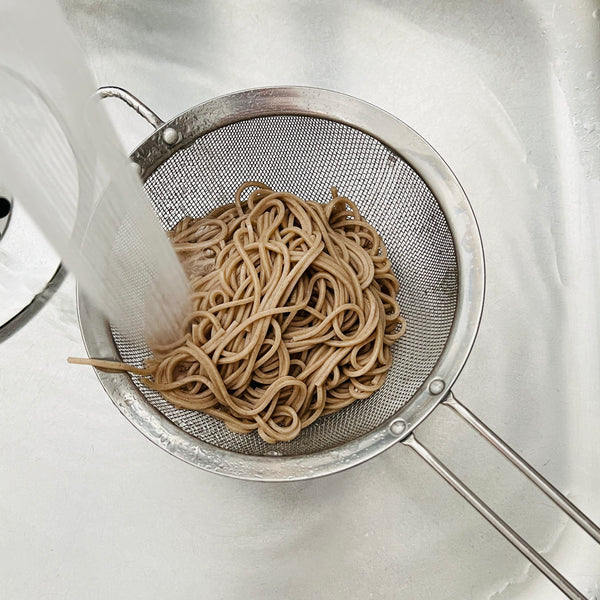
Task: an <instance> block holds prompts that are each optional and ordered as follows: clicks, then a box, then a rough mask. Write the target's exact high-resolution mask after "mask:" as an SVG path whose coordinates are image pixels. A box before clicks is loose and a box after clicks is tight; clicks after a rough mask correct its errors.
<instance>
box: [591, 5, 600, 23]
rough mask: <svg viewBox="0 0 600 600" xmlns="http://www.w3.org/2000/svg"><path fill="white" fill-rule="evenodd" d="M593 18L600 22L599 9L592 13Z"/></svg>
mask: <svg viewBox="0 0 600 600" xmlns="http://www.w3.org/2000/svg"><path fill="white" fill-rule="evenodd" d="M592 17H594V19H597V20H598V21H600V8H597V9H596V10H595V11H594V12H593V13H592Z"/></svg>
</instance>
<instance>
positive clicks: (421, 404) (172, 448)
mask: <svg viewBox="0 0 600 600" xmlns="http://www.w3.org/2000/svg"><path fill="white" fill-rule="evenodd" d="M270 115H300V116H309V117H318V118H325V119H330V120H333V121H337V122H339V123H343V124H345V125H348V126H350V127H354V128H356V129H358V130H361V131H363V132H364V133H367V134H369V135H370V136H372V137H374V138H376V139H378V140H379V141H380V142H381V143H383V144H385V145H386V146H388V147H389V148H390V149H391V150H393V151H394V152H395V153H397V154H398V155H399V156H400V157H401V158H402V159H403V160H404V161H405V162H407V163H408V164H409V165H410V166H411V167H412V168H413V169H414V170H415V171H416V172H417V173H418V174H419V176H420V177H421V178H422V179H423V181H424V182H425V183H426V184H427V186H428V187H429V189H430V190H431V192H432V193H433V195H434V196H435V198H436V200H437V202H438V204H439V205H440V207H441V209H442V211H443V213H444V215H445V218H446V220H447V223H448V226H449V228H450V231H451V233H452V238H453V241H454V247H455V253H456V259H457V263H458V271H459V277H458V298H457V309H456V313H455V318H454V322H453V324H452V328H451V331H450V334H449V336H448V340H447V343H446V346H445V348H444V350H443V351H442V354H441V355H440V358H439V360H438V361H437V363H436V365H435V367H434V369H433V370H432V371H431V373H430V375H429V377H428V378H427V379H426V380H425V381H424V383H423V384H422V385H421V387H420V388H419V389H418V390H417V392H416V393H415V394H414V395H413V397H412V399H411V400H410V401H409V402H408V403H406V404H405V405H404V406H403V407H402V408H401V409H400V410H399V411H398V412H397V413H396V414H395V415H393V416H392V417H391V418H389V419H388V420H387V421H385V422H384V423H383V424H382V425H380V426H379V427H377V428H376V429H374V430H372V431H371V432H369V433H367V434H365V435H363V436H361V437H359V438H357V439H355V440H353V441H351V442H348V443H346V444H343V445H340V446H338V447H335V448H333V449H329V450H325V451H321V452H316V453H312V454H307V455H302V456H254V455H245V454H239V453H235V452H232V451H229V450H224V449H222V448H219V447H217V446H214V445H211V444H209V443H206V442H203V441H201V440H199V439H197V438H195V437H193V436H192V435H190V434H188V433H186V432H183V431H182V430H181V429H179V428H178V427H177V426H176V425H174V424H173V423H172V422H171V421H169V420H168V419H167V418H166V417H165V416H163V415H162V414H161V413H160V412H159V411H158V410H156V409H155V408H154V407H153V406H151V405H150V404H149V403H148V401H147V400H146V399H145V398H144V396H143V394H142V393H141V392H140V390H139V389H138V388H137V387H136V386H135V384H134V383H133V381H132V379H131V377H130V376H129V375H128V374H124V373H106V372H103V371H98V370H96V374H97V376H98V378H99V380H100V382H101V384H102V386H103V387H104V389H105V390H106V392H107V393H108V395H109V396H110V398H111V400H112V401H113V403H114V404H115V405H116V406H117V408H118V409H119V410H120V411H121V413H122V414H123V415H124V416H125V417H126V418H127V419H128V420H129V421H130V422H131V423H132V424H133V425H134V426H135V427H136V428H137V429H138V430H139V431H140V432H141V433H143V434H144V435H145V436H146V437H147V438H148V439H149V440H151V441H152V442H154V443H155V444H156V445H157V446H159V447H160V448H162V449H164V450H166V451H167V452H169V453H170V454H172V455H174V456H176V457H177V458H180V459H182V460H184V461H185V462H188V463H190V464H192V465H194V466H196V467H199V468H202V469H204V470H207V471H210V472H213V473H219V474H223V475H228V476H231V477H235V478H240V479H248V480H263V481H291V480H302V479H310V478H313V477H319V476H323V475H327V474H331V473H335V472H338V471H341V470H344V469H346V468H349V467H352V466H355V465H357V464H360V463H362V462H364V461H365V460H368V459H369V458H372V457H373V456H376V455H377V454H379V453H381V452H383V451H384V450H386V449H387V448H389V447H390V446H391V445H393V444H395V443H397V442H399V441H401V440H403V439H405V438H406V436H408V435H409V434H410V433H411V432H412V431H413V430H414V429H415V428H416V427H417V426H418V425H419V423H421V422H422V421H423V419H425V418H426V417H427V416H428V415H429V414H430V413H431V411H432V410H433V409H434V408H435V407H436V406H437V405H438V404H439V403H440V402H441V401H442V400H443V399H444V398H445V397H446V396H447V394H448V393H449V392H450V390H451V386H452V385H453V383H454V381H455V380H456V378H457V377H458V375H459V373H460V371H461V370H462V368H463V366H464V364H465V362H466V360H467V358H468V355H469V353H470V351H471V348H472V346H473V343H474V341H475V337H476V334H477V329H478V327H479V322H480V318H481V313H482V310H483V299H484V287H485V269H484V256H483V248H482V244H481V238H480V234H479V228H478V226H477V222H476V220H475V215H474V213H473V210H472V208H471V205H470V203H469V200H468V198H467V196H466V194H465V192H464V190H463V189H462V187H461V185H460V183H459V182H458V180H457V178H456V177H455V175H454V173H453V172H452V171H451V169H450V168H449V166H448V165H447V164H446V163H445V161H444V160H443V159H442V158H441V156H440V155H439V154H438V153H437V152H436V151H435V150H434V149H433V147H432V146H431V145H429V143H427V142H426V141H425V140H424V139H423V138H422V137H421V136H420V135H419V134H418V133H416V132H415V131H414V130H413V129H411V128H410V127H409V126H408V125H406V124H405V123H404V122H402V121H400V120H399V119H397V118H396V117H394V116H393V115H391V114H390V113H387V112H385V111H383V110H382V109H380V108H378V107H376V106H374V105H372V104H369V103H367V102H365V101H362V100H359V99H356V98H354V97H351V96H348V95H346V94H342V93H339V92H333V91H329V90H324V89H319V88H310V87H292V86H289V87H269V88H257V89H250V90H245V91H241V92H235V93H232V94H228V95H225V96H221V97H218V98H215V99H212V100H209V101H207V102H204V103H202V104H199V105H197V106H195V107H193V108H191V109H189V110H187V111H185V112H183V113H182V114H180V115H178V116H177V117H175V118H173V119H172V120H171V121H169V122H167V123H164V124H163V125H161V126H160V127H159V128H157V129H156V131H155V132H154V133H153V134H152V135H150V136H149V137H148V138H147V139H146V140H145V141H144V142H142V143H141V144H140V145H139V146H138V148H136V150H134V151H133V153H132V154H131V159H132V160H133V161H134V162H136V163H137V164H138V165H139V166H140V167H141V176H142V178H143V179H144V180H145V179H146V178H147V177H148V176H149V175H150V174H151V173H152V172H153V170H154V169H155V168H156V167H157V166H158V165H159V164H161V163H162V162H164V160H166V159H167V158H168V157H169V156H171V155H172V154H174V153H175V152H176V151H177V150H179V149H180V148H182V147H184V146H186V145H188V144H189V143H191V142H193V141H194V140H195V139H196V138H197V137H198V136H200V135H202V134H205V133H207V132H209V131H212V130H214V129H217V128H219V127H223V126H225V125H229V124H231V123H235V122H238V121H243V120H247V119H251V118H255V117H264V116H270ZM167 129H170V130H173V131H174V132H175V134H176V135H175V136H174V135H173V131H169V134H168V135H165V131H166V130H167ZM174 140H175V143H173V141H174ZM77 307H78V316H79V323H80V327H81V331H82V336H83V340H84V344H85V347H86V350H87V352H88V354H89V355H90V356H92V357H96V358H98V357H101V358H113V359H117V360H118V357H119V354H118V351H117V348H116V346H115V343H114V340H113V337H112V334H111V331H110V327H109V323H108V321H107V320H106V319H105V318H104V317H103V316H102V313H101V312H100V311H99V309H98V308H97V307H96V306H95V305H94V303H93V302H92V301H91V300H90V299H89V298H87V297H86V296H85V294H84V293H83V292H82V290H81V288H79V287H78V289H77Z"/></svg>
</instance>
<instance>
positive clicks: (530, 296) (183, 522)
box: [0, 0, 600, 600]
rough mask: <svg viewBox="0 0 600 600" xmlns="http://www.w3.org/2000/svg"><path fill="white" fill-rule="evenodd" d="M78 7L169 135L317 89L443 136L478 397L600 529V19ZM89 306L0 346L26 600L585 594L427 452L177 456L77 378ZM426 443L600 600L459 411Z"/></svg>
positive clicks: (99, 62)
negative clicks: (520, 543)
mask: <svg viewBox="0 0 600 600" xmlns="http://www.w3.org/2000/svg"><path fill="white" fill-rule="evenodd" d="M60 5H61V8H62V10H63V12H64V14H65V16H66V18H67V21H68V23H69V24H70V26H71V28H72V29H73V31H74V33H75V35H76V37H77V39H78V40H79V42H80V44H81V46H82V48H83V50H84V52H85V53H86V55H87V58H88V62H89V64H90V67H91V69H92V71H93V72H94V74H95V76H96V79H97V82H98V85H99V86H101V85H118V86H122V87H124V88H127V89H128V90H129V91H131V92H132V93H134V94H135V95H136V96H138V97H139V98H140V99H142V100H143V101H144V102H145V103H147V104H148V105H149V106H150V107H151V108H152V109H153V110H154V111H155V112H156V113H158V115H159V116H160V117H161V118H163V119H170V118H172V117H173V116H175V115H176V114H178V113H180V112H182V111H184V110H187V109H188V108H189V107H191V106H193V105H195V104H198V103H199V102H202V101H204V100H207V99H210V98H213V97H215V96H218V95H221V94H225V93H229V92H232V91H235V90H241V89H246V88H254V87H261V86H271V85H288V84H289V85H309V86H315V87H322V88H327V89H331V90H335V91H339V92H344V93H347V94H350V95H352V96H356V97H358V98H360V99H362V100H366V101H368V102H371V103H373V104H375V105H377V106H379V107H380V108H383V109H384V110H387V111H388V112H390V113H392V114H393V115H395V116H396V117H398V118H400V119H401V120H403V121H404V122H406V123H407V124H408V125H410V126H411V127H412V128H413V129H415V130H416V131H417V132H419V133H420V134H421V135H422V136H423V137H424V138H425V139H427V141H428V142H429V143H430V144H431V145H432V146H433V147H434V148H436V150H437V151H438V152H439V153H440V154H441V155H442V157H443V158H444V159H445V160H446V162H447V163H448V164H449V166H450V167H451V169H452V170H453V171H454V173H455V174H456V176H457V178H458V180H459V181H460V182H461V184H462V186H463V187H464V189H465V191H466V194H467V196H468V197H469V199H470V202H471V204H472V206H473V210H474V212H475V215H476V217H477V220H478V223H479V227H480V229H481V235H482V240H483V246H484V251H485V257H486V298H485V305H484V312H483V319H482V323H481V327H480V331H479V335H478V338H477V341H476V343H475V346H474V349H473V351H472V354H471V356H470V358H469V360H468V362H467V364H466V367H465V368H464V370H463V372H462V374H461V376H460V377H459V380H458V383H457V384H456V385H455V386H454V388H453V391H454V393H455V394H456V395H457V396H458V397H459V398H460V399H461V401H463V402H464V403H465V404H466V405H467V406H469V407H470V408H471V409H472V410H473V411H474V412H475V413H476V414H477V415H478V416H480V417H481V418H482V419H483V420H484V421H485V422H486V423H487V424H488V425H490V426H491V427H492V428H493V429H495V430H496V431H497V433H498V434H500V435H501V436H502V437H503V438H504V439H506V441H507V442H509V443H510V444H511V445H512V446H513V447H514V448H515V449H516V450H517V451H518V452H519V453H521V454H522V455H523V456H524V457H525V458H526V459H527V460H528V461H530V462H531V463H532V464H533V465H534V466H536V467H537V468H538V469H539V470H540V471H541V472H542V473H543V475H544V476H546V477H547V478H548V479H549V480H550V481H552V482H553V483H554V484H555V485H556V486H557V487H558V488H559V489H561V490H563V491H564V492H565V493H566V494H567V495H568V496H569V498H570V499H571V500H573V501H574V502H575V503H576V504H577V505H578V506H579V507H580V508H581V509H582V510H583V511H584V512H586V513H587V514H589V516H590V517H591V518H592V519H593V520H595V521H596V522H598V521H600V504H599V503H598V497H599V494H600V444H598V431H599V429H600V402H599V401H598V399H599V398H600V369H598V365H599V364H600V336H599V333H598V332H599V323H598V316H597V306H598V304H599V302H600V279H599V277H600V275H599V273H600V272H599V270H598V266H597V265H598V261H599V259H600V253H599V250H600V248H599V243H598V239H599V235H598V234H599V231H598V227H599V226H600V205H599V204H598V201H597V199H598V197H599V194H600V94H599V87H600V8H599V6H598V4H597V3H596V2H591V1H585V0H582V1H580V2H564V3H560V2H555V3H549V2H547V1H545V0H531V1H526V2H516V1H512V0H509V1H507V2H498V3H480V2H475V1H467V0H456V1H454V2H448V3H442V2H433V1H429V0H425V1H423V0H421V1H418V2H417V1H414V2H411V1H409V2H402V3H398V2H391V1H384V0H364V1H359V0H351V1H348V0H346V1H344V2H341V1H337V0H334V1H331V2H327V3H325V2H318V1H316V0H311V1H308V2H300V1H291V2H273V1H266V0H265V1H258V0H256V1H252V2H247V3H240V2H236V1H234V0H222V1H221V2H204V1H198V0H193V1H192V0H181V1H180V2H176V3H167V2H160V1H158V0H144V1H142V0H131V1H130V2H127V3H123V2H118V1H117V0H106V1H104V2H101V3H99V2H95V1H94V0H61V2H60ZM106 109H107V111H108V112H109V115H110V117H111V119H112V121H113V123H114V124H115V127H116V128H117V132H118V134H119V136H120V139H121V140H122V142H123V145H124V146H125V148H126V149H127V150H132V149H133V148H134V147H135V146H137V144H138V143H139V142H140V141H141V140H142V139H143V138H145V137H146V136H147V135H148V134H149V133H151V128H150V127H149V125H148V124H147V123H145V122H144V121H143V120H142V119H138V118H137V117H136V115H135V114H134V113H133V112H132V111H131V110H129V109H128V108H127V107H124V106H121V105H120V104H119V103H118V102H115V101H110V100H106ZM0 249H1V246H0ZM74 298H75V291H74V282H73V280H72V279H71V278H68V279H67V281H66V282H65V284H63V285H62V287H61V288H60V289H59V290H58V291H57V292H56V293H55V294H54V296H52V298H51V299H50V300H49V301H48V303H47V305H46V306H45V307H44V309H43V310H42V311H41V312H40V313H39V314H37V315H36V316H35V317H34V318H33V319H32V320H31V321H30V322H29V323H28V324H27V325H26V326H25V327H23V329H22V330H21V331H19V332H18V334H15V335H13V336H11V337H10V338H9V339H7V340H6V341H5V342H3V343H2V344H1V345H0V397H1V398H2V399H3V407H4V413H5V414H4V416H3V419H2V422H1V424H0V472H1V473H2V481H3V485H6V486H7V487H6V490H7V492H8V493H7V492H5V493H4V494H2V495H1V496H0V529H2V531H3V536H2V542H0V552H1V554H0V555H1V556H2V561H0V565H1V566H0V577H1V578H2V580H3V581H4V587H5V589H6V590H7V592H6V593H7V595H8V597H19V598H38V597H40V596H41V595H42V593H45V594H47V595H48V596H49V597H59V596H61V594H65V593H68V595H69V596H72V597H86V598H105V597H107V596H109V595H110V596H111V597H115V598H126V597H142V596H144V597H150V598H158V597H169V598H184V597H190V596H192V595H194V596H200V597H207V598H239V597H248V598H263V599H266V600H268V599H275V598H281V597H285V598H290V599H292V598H293V599H295V598H298V599H300V598H311V597H313V598H321V597H322V598H340V599H342V598H344V599H345V598H410V599H412V598H415V599H421V598H423V599H424V598H435V599H436V600H455V599H457V598H461V599H473V600H479V599H482V598H493V599H494V600H505V599H517V598H527V599H529V600H538V599H539V600H548V599H554V598H556V599H559V598H562V597H563V596H562V594H561V593H560V592H559V591H557V590H556V589H555V588H554V587H553V585H552V584H551V583H549V582H548V581H547V580H546V579H545V578H544V577H543V576H542V575H541V574H540V573H539V572H538V571H537V570H536V569H535V568H534V567H532V566H531V565H530V564H529V563H528V562H527V560H526V559H525V558H523V557H522V556H521V555H520V554H519V553H518V552H517V551H516V550H514V549H513V548H512V546H510V545H509V544H508V543H507V542H506V541H505V540H504V539H503V538H502V537H501V536H499V535H498V534H497V533H496V532H495V531H494V530H493V529H492V528H491V527H490V526H489V525H488V524H487V523H486V522H485V521H484V520H483V519H481V517H479V515H477V514H476V513H475V512H474V511H473V510H472V509H471V508H470V507H469V506H468V505H466V504H465V503H464V502H463V500H462V499H460V498H459V497H458V496H456V495H455V494H454V492H452V490H451V489H449V488H448V486H447V485H446V484H445V483H444V482H443V481H441V480H440V479H438V478H437V476H436V475H435V474H434V473H433V472H432V471H431V470H430V469H429V468H428V467H427V466H426V465H425V464H424V463H422V462H420V461H419V460H418V458H417V457H416V456H415V455H413V453H411V452H409V450H408V449H406V448H404V447H396V448H392V449H390V450H389V451H387V452H385V453H384V454H382V455H380V456H378V457H376V458H375V459H373V460H371V461H369V462H368V463H365V464H364V465H361V466H359V467H357V468H354V469H351V470H349V471H347V472H343V473H340V474H337V475H333V476H330V477H326V478H323V479H318V480H314V481H307V482H297V483H286V484H265V483H262V484H261V483H250V482H243V481H234V480H229V479H225V478H222V477H218V476H216V475H211V474H208V473H204V472H201V471H199V470H195V469H193V468H192V467H190V466H188V465H186V464H184V463H181V462H179V461H177V460H175V459H174V458H172V457H170V456H169V455H167V454H166V453H163V452H161V451H160V450H159V449H157V448H155V447H154V446H153V445H151V444H149V443H147V441H146V440H145V439H144V438H143V437H142V436H140V435H139V434H138V433H137V432H136V431H135V430H134V429H133V428H132V427H131V426H130V425H129V424H128V423H127V422H126V421H125V420H124V419H122V418H121V416H120V415H119V413H118V411H117V410H115V409H114V407H113V405H112V404H111V402H110V400H109V398H108V396H107V395H106V394H105V393H104V391H103V390H102V388H101V386H100V384H99V383H98V381H97V380H96V379H95V377H94V375H93V373H92V372H91V370H90V371H87V370H83V369H81V368H80V367H73V366H69V365H67V364H66V357H67V356H68V355H80V356H81V355H83V354H84V352H85V351H84V349H83V345H82V342H81V340H80V336H79V332H78V325H77V316H76V311H75V301H74ZM15 365H19V368H18V369H17V368H16V367H15ZM25 365H26V367H27V369H26V371H25ZM24 372H26V373H27V376H24V375H23V373H24ZM417 437H418V438H419V439H421V440H422V441H423V442H424V443H426V444H427V445H428V446H429V447H430V448H431V449H432V450H433V451H434V452H435V453H436V455H438V456H440V457H441V458H442V459H443V460H444V461H445V462H447V464H448V465H449V466H450V468H452V470H453V471H455V472H456V473H457V474H459V475H460V476H461V477H464V479H465V481H466V482H467V483H468V485H469V486H471V487H472V488H473V489H474V490H475V491H476V492H477V493H478V494H480V495H481V496H482V497H483V498H484V500H486V501H488V502H489V503H490V504H491V505H492V506H493V507H494V508H495V509H497V510H498V512H499V513H500V514H501V516H502V517H503V518H504V519H505V520H507V521H508V522H509V523H510V524H511V525H512V526H514V527H515V528H516V529H517V530H518V531H519V532H520V533H521V534H522V535H523V536H524V537H526V538H527V539H528V540H529V541H530V543H531V544H532V545H533V546H535V547H536V548H537V549H538V550H541V551H542V552H543V553H544V556H545V557H546V558H547V559H548V560H550V561H551V562H552V563H553V564H555V565H556V566H557V568H559V570H561V571H562V572H563V573H564V574H565V575H566V576H567V577H568V578H569V579H570V580H571V581H572V582H573V583H574V584H575V585H576V586H577V587H578V588H579V589H580V590H581V591H582V592H584V593H585V594H587V595H588V597H589V598H598V597H600V548H597V547H596V546H595V545H594V544H593V543H592V542H591V540H589V539H588V538H587V537H586V535H585V534H584V533H583V532H581V531H580V530H579V529H578V527H577V526H576V525H574V524H573V523H570V522H569V521H568V520H567V519H566V518H565V517H563V516H562V515H561V514H560V512H559V511H558V510H557V509H555V508H554V507H553V506H550V505H549V502H548V500H547V499H546V498H545V497H544V496H543V495H542V494H540V493H539V492H537V491H536V490H535V489H533V488H532V486H531V485H530V484H528V483H527V482H526V481H524V480H523V478H522V477H521V476H520V475H519V474H518V473H516V472H514V471H513V470H512V469H511V468H510V467H509V466H507V464H506V461H504V460H503V459H502V458H501V457H498V456H496V455H495V454H494V452H493V451H492V450H490V449H489V448H488V447H486V446H485V444H484V443H483V442H482V441H481V440H479V439H478V438H476V436H475V434H473V432H472V431H470V430H469V429H468V427H467V426H466V425H464V424H462V423H460V422H458V421H457V419H456V417H454V416H453V414H452V413H451V412H450V411H449V410H447V409H445V408H444V407H440V408H439V409H437V410H436V411H435V412H434V414H433V415H432V416H431V417H430V418H429V419H427V420H426V421H425V423H424V424H423V425H422V426H420V427H419V429H418V430H417ZM31 564H35V565H36V568H35V569H33V570H32V569H31ZM107 592H108V593H107Z"/></svg>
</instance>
